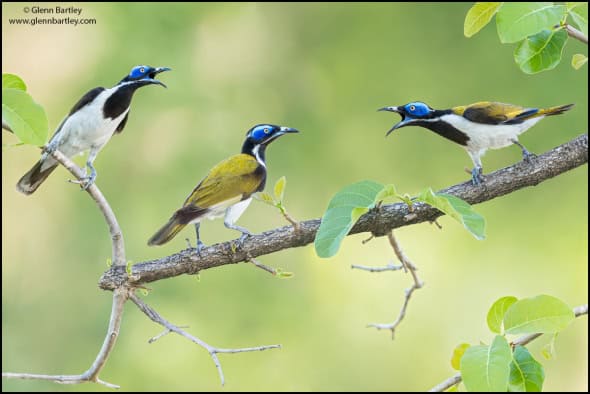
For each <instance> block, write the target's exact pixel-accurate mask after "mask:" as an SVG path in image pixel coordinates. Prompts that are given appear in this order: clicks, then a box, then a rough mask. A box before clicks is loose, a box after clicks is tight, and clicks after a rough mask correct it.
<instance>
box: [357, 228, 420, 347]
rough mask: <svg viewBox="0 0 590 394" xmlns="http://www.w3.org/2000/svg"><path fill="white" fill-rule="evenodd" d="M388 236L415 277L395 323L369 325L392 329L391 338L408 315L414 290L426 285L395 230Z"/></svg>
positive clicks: (406, 291) (405, 265) (399, 257)
mask: <svg viewBox="0 0 590 394" xmlns="http://www.w3.org/2000/svg"><path fill="white" fill-rule="evenodd" d="M387 238H388V239H389V244H390V245H391V247H392V248H393V251H394V252H395V255H396V256H397V258H398V259H399V261H400V262H401V263H402V266H403V267H404V270H405V271H406V272H408V271H409V272H410V274H412V278H413V279H414V283H413V284H412V287H410V288H409V289H406V290H405V295H406V296H405V299H404V304H403V305H402V309H401V310H400V311H399V315H398V316H397V319H395V321H394V322H393V323H372V324H369V325H368V327H375V328H376V329H378V330H390V331H391V338H392V339H393V338H394V335H395V329H396V328H397V326H399V324H400V323H401V322H402V320H404V317H406V311H407V309H408V305H409V303H410V298H411V297H412V294H414V291H416V290H418V289H420V288H421V287H422V286H424V282H422V281H421V280H420V278H418V274H417V273H416V271H417V270H418V269H417V268H416V266H415V265H414V264H413V263H412V262H411V261H410V259H409V258H408V256H406V255H405V253H404V251H403V250H402V248H401V246H400V245H399V243H398V242H397V240H396V239H395V237H394V235H393V231H390V232H389V234H387Z"/></svg>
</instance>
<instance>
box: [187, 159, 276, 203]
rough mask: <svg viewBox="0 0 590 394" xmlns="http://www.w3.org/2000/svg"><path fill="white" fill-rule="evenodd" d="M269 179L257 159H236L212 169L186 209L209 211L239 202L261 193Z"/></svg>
mask: <svg viewBox="0 0 590 394" xmlns="http://www.w3.org/2000/svg"><path fill="white" fill-rule="evenodd" d="M265 178H266V173H265V171H264V167H262V166H261V165H260V164H259V163H258V162H257V161H256V159H255V158H254V157H252V156H250V155H246V154H239V155H235V156H232V157H230V158H228V159H226V160H224V161H222V162H221V163H219V164H217V165H216V166H215V167H213V169H211V171H210V172H209V174H208V175H207V176H206V177H205V179H203V180H202V181H201V183H199V184H198V185H197V187H195V189H194V190H193V192H192V193H191V195H190V196H188V198H187V199H186V201H185V202H184V205H183V206H185V207H186V206H188V205H193V206H198V207H200V208H209V207H212V206H215V205H217V204H219V203H222V202H224V201H227V200H232V199H236V198H238V201H239V200H240V199H243V198H245V197H247V196H249V195H251V194H253V193H255V192H256V191H258V189H259V187H260V186H261V184H262V183H263V182H264V181H265Z"/></svg>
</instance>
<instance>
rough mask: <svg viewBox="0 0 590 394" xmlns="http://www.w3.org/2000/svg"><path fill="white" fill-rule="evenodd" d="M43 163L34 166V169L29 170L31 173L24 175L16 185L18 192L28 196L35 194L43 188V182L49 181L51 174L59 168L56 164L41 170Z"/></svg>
mask: <svg viewBox="0 0 590 394" xmlns="http://www.w3.org/2000/svg"><path fill="white" fill-rule="evenodd" d="M43 163H44V162H43V161H39V162H38V163H37V164H35V165H34V166H33V168H31V169H30V170H29V172H27V173H26V174H25V175H23V177H22V178H21V179H20V180H19V181H18V183H17V184H16V190H18V191H19V192H21V193H23V194H26V195H29V194H33V193H34V192H35V190H37V188H38V187H39V186H41V184H42V183H43V182H45V179H47V177H48V176H49V174H51V173H52V172H53V170H55V169H56V168H57V163H55V164H53V165H51V166H50V167H47V168H46V169H44V170H41V167H42V166H43Z"/></svg>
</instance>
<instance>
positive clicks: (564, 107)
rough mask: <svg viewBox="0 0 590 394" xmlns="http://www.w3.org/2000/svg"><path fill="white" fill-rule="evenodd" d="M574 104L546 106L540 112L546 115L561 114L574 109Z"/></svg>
mask: <svg viewBox="0 0 590 394" xmlns="http://www.w3.org/2000/svg"><path fill="white" fill-rule="evenodd" d="M573 106H574V104H566V105H560V106H557V107H551V108H545V109H542V110H541V111H539V112H540V113H541V114H542V115H545V116H551V115H559V114H562V113H564V112H565V111H569V110H570V109H572V107H573Z"/></svg>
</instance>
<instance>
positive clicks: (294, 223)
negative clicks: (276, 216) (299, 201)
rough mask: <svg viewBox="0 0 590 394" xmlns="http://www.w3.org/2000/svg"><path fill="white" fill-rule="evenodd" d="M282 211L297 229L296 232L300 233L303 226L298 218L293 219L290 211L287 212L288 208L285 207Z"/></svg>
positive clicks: (294, 228)
mask: <svg viewBox="0 0 590 394" xmlns="http://www.w3.org/2000/svg"><path fill="white" fill-rule="evenodd" d="M281 213H282V214H283V216H284V217H285V219H286V220H287V221H288V222H289V223H291V224H292V225H293V230H295V232H296V233H298V232H299V231H300V230H301V227H300V226H299V222H298V221H297V220H295V219H293V218H292V217H291V215H289V213H288V212H287V210H286V209H284V208H283V209H281Z"/></svg>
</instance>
